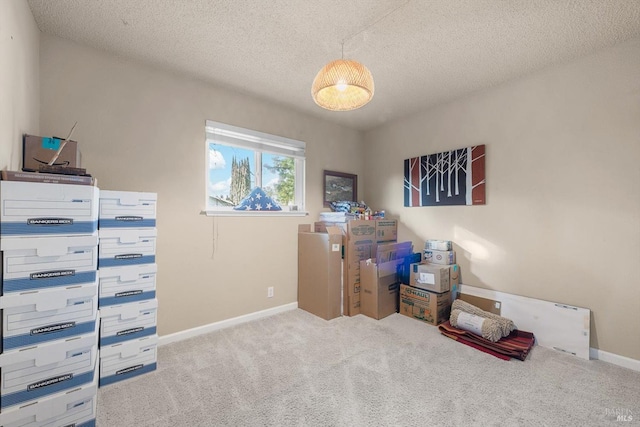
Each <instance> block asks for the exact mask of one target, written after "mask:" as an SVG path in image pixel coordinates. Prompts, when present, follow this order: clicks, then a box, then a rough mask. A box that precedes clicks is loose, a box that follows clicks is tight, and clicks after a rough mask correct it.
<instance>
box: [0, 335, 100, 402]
mask: <svg viewBox="0 0 640 427" xmlns="http://www.w3.org/2000/svg"><path fill="white" fill-rule="evenodd" d="M97 360H98V334H96V333H93V334H89V335H83V336H80V337H74V338H69V339H67V340H58V341H53V342H50V343H46V344H40V345H37V346H34V347H30V348H27V349H24V350H22V351H13V352H9V353H2V354H0V411H1V412H4V411H5V410H7V409H9V408H11V407H13V406H16V405H20V406H22V405H23V404H25V403H27V402H32V401H36V400H39V399H42V398H43V397H44V396H49V395H52V394H55V393H59V392H62V391H65V390H70V389H74V388H76V387H79V386H82V385H85V384H89V383H92V382H93V381H94V377H95V367H96V362H97Z"/></svg>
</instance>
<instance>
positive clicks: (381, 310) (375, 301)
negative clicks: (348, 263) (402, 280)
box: [360, 259, 402, 319]
mask: <svg viewBox="0 0 640 427" xmlns="http://www.w3.org/2000/svg"><path fill="white" fill-rule="evenodd" d="M401 262H402V260H394V261H389V262H385V263H382V264H376V263H375V262H374V261H373V260H371V259H368V260H366V261H361V262H360V276H361V278H362V282H361V284H362V287H361V292H360V313H362V314H364V315H365V316H369V317H372V318H374V319H382V318H384V317H387V316H389V315H390V314H393V313H395V312H396V310H397V307H398V289H399V283H398V275H397V273H396V271H397V268H398V264H399V263H401Z"/></svg>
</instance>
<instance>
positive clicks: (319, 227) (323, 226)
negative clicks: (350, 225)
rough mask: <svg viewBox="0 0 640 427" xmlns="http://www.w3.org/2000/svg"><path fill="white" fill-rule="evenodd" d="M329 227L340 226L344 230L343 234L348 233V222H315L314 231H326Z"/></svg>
mask: <svg viewBox="0 0 640 427" xmlns="http://www.w3.org/2000/svg"><path fill="white" fill-rule="evenodd" d="M327 227H338V228H339V229H340V230H342V234H343V235H344V234H347V223H346V222H326V221H317V222H314V223H313V231H315V232H316V233H326V232H327Z"/></svg>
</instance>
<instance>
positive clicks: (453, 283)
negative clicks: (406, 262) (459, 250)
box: [400, 240, 460, 325]
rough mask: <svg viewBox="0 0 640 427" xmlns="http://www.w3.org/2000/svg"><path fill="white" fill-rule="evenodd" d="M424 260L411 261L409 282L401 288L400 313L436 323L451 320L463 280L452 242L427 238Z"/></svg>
mask: <svg viewBox="0 0 640 427" xmlns="http://www.w3.org/2000/svg"><path fill="white" fill-rule="evenodd" d="M423 255H424V261H423V262H421V263H415V264H412V265H411V267H410V270H411V272H410V275H409V283H407V284H405V285H404V286H403V287H401V289H400V313H402V314H404V315H407V316H410V317H413V318H417V319H420V320H422V321H424V322H427V323H430V324H432V325H437V324H439V323H442V322H444V321H445V320H447V319H448V316H449V312H450V307H451V301H452V300H453V299H455V295H456V293H457V288H458V285H459V283H460V268H459V266H458V265H457V264H456V263H455V262H456V254H455V251H454V250H453V243H452V242H451V241H448V240H427V241H426V242H425V248H424V252H423Z"/></svg>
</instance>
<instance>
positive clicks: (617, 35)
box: [28, 0, 640, 130]
mask: <svg viewBox="0 0 640 427" xmlns="http://www.w3.org/2000/svg"><path fill="white" fill-rule="evenodd" d="M28 3H29V5H30V7H31V10H32V11H33V15H34V17H35V20H36V22H37V24H38V26H39V28H40V30H41V31H43V32H45V33H50V34H54V35H56V36H59V37H62V38H65V39H70V40H74V41H76V42H79V43H82V44H86V45H89V46H93V47H95V48H98V49H103V50H106V51H109V52H113V53H116V54H119V55H122V56H125V57H130V58H135V59H138V60H141V61H145V62H147V63H150V64H153V65H156V66H160V67H166V68H168V69H172V70H178V71H180V72H183V73H186V74H190V75H192V76H195V77H197V78H200V79H203V80H206V81H209V82H213V83H215V84H217V85H222V86H225V87H230V88H233V89H234V90H239V91H242V92H245V93H250V94H253V95H257V96H259V97H261V98H266V99H271V100H274V101H277V102H279V103H281V104H284V105H287V106H289V107H291V108H295V109H297V110H302V111H305V112H308V113H310V114H314V115H316V116H319V117H323V118H326V119H329V120H333V121H336V122H338V123H341V124H343V125H346V126H350V127H353V128H357V129H362V130H367V129H371V128H373V127H376V126H378V125H380V124H383V123H385V122H387V121H389V120H392V119H395V118H398V117H401V116H405V115H409V114H412V113H415V112H417V111H420V110H424V109H426V108H429V107H431V106H433V105H436V104H439V103H443V102H446V101H448V100H450V99H453V98H457V97H460V96H462V95H464V94H467V93H470V92H472V91H476V90H479V89H483V88H486V87H490V86H492V85H495V84H498V83H501V82H503V81H506V80H509V79H512V78H515V77H518V76H521V75H524V74H527V73H530V72H532V71H535V70H537V69H540V68H543V67H545V66H547V65H549V64H553V63H557V62H562V61H567V60H570V59H572V58H575V57H578V56H581V55H585V54H588V53H590V52H592V51H595V50H597V49H600V48H603V47H606V46H611V45H614V44H616V43H619V42H622V41H624V40H627V39H629V38H632V37H636V36H638V35H640V1H638V0H508V1H507V0H411V1H407V0H269V1H267V0H28ZM343 40H344V42H345V43H344V57H345V58H348V59H355V60H357V61H360V62H362V63H363V64H365V65H366V66H367V67H368V68H369V69H370V70H371V73H372V74H373V77H374V80H375V85H376V93H375V96H374V98H373V100H372V101H371V102H370V103H369V104H367V105H366V106H365V107H363V108H361V109H359V110H355V111H349V112H329V111H325V110H322V109H321V108H320V107H318V106H317V105H316V104H315V103H314V102H313V100H312V99H311V93H310V91H311V83H312V81H313V78H314V77H315V75H316V73H317V72H318V70H320V68H321V67H322V66H324V65H325V64H326V63H327V62H329V61H330V60H333V59H337V58H339V57H340V56H341V45H342V41H343Z"/></svg>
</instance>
